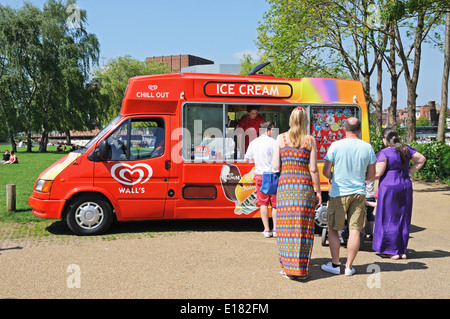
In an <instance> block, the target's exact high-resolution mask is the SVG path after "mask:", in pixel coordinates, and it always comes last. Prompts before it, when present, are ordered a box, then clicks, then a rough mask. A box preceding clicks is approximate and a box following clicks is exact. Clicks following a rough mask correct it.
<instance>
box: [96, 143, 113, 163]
mask: <svg viewBox="0 0 450 319" xmlns="http://www.w3.org/2000/svg"><path fill="white" fill-rule="evenodd" d="M98 156H99V158H100V160H102V161H106V160H108V159H109V158H111V145H109V143H108V141H106V140H103V141H101V142H100V144H99V145H98Z"/></svg>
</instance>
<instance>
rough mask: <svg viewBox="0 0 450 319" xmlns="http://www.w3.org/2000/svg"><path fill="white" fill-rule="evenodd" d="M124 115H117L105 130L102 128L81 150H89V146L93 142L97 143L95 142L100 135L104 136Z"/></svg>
mask: <svg viewBox="0 0 450 319" xmlns="http://www.w3.org/2000/svg"><path fill="white" fill-rule="evenodd" d="M121 117H122V116H121V115H119V116H117V117H116V118H115V119H114V120H112V121H111V122H110V123H109V124H108V125H106V126H105V127H104V128H103V130H101V131H100V132H99V133H98V134H97V135H96V136H95V137H94V138H93V139H92V140H90V141H89V142H88V143H87V144H86V145H85V146H84V148H83V149H82V150H81V151H82V152H84V151H85V150H87V149H88V148H89V147H91V145H92V144H95V142H97V141H98V139H99V138H100V137H102V136H103V134H105V132H106V131H108V130H109V129H110V128H111V127H112V126H113V125H114V124H116V123H117V121H118V120H119V119H120V118H121Z"/></svg>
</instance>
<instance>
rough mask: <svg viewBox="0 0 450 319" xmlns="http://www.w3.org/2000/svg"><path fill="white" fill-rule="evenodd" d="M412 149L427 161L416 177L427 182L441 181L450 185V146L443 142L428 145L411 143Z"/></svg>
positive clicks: (415, 174)
mask: <svg viewBox="0 0 450 319" xmlns="http://www.w3.org/2000/svg"><path fill="white" fill-rule="evenodd" d="M410 146H411V147H414V148H415V149H417V151H418V152H419V153H420V154H422V155H423V156H425V158H426V159H427V161H426V162H425V165H424V166H423V167H422V169H421V170H419V171H417V172H416V173H414V176H415V177H419V178H423V179H424V180H425V181H428V182H434V181H441V182H446V183H450V146H449V145H446V144H445V143H443V142H432V143H428V144H418V143H411V144H410Z"/></svg>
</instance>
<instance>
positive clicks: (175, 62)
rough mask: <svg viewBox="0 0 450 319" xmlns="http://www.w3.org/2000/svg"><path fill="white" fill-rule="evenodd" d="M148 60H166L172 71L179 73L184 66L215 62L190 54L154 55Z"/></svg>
mask: <svg viewBox="0 0 450 319" xmlns="http://www.w3.org/2000/svg"><path fill="white" fill-rule="evenodd" d="M146 61H147V62H150V61H157V62H164V63H166V64H167V65H168V66H169V68H170V72H172V73H179V72H181V69H182V68H185V67H189V66H193V65H204V64H214V61H211V60H208V59H204V58H201V57H198V56H195V55H190V54H184V55H182V54H179V55H163V56H154V57H148V58H147V59H146Z"/></svg>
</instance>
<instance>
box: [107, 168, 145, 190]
mask: <svg viewBox="0 0 450 319" xmlns="http://www.w3.org/2000/svg"><path fill="white" fill-rule="evenodd" d="M126 173H128V174H129V177H127V176H125V174H126ZM134 175H138V176H137V178H135V179H134V178H132V177H133V176H134ZM152 175H153V169H152V168H151V167H150V166H149V165H147V164H136V165H134V166H132V165H128V164H125V163H119V164H116V165H114V166H113V167H112V168H111V176H112V177H113V178H114V179H115V180H116V181H118V182H119V183H121V184H125V185H130V186H133V185H136V184H139V183H141V184H144V183H145V182H147V181H148V180H149V179H150V177H152Z"/></svg>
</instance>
